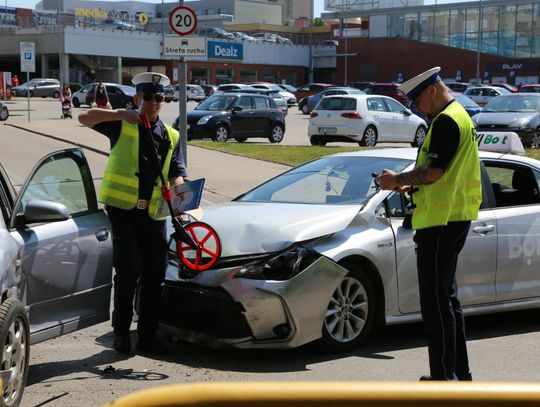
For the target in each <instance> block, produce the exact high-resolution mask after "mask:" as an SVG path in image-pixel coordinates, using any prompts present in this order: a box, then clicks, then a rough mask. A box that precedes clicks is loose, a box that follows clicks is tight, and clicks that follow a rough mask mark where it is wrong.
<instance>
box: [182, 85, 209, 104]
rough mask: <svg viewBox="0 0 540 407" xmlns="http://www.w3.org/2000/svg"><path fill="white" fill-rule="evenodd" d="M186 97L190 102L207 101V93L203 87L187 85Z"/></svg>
mask: <svg viewBox="0 0 540 407" xmlns="http://www.w3.org/2000/svg"><path fill="white" fill-rule="evenodd" d="M186 95H187V100H188V102H189V101H190V100H198V101H200V100H204V99H206V93H205V92H204V89H203V88H202V87H201V85H186Z"/></svg>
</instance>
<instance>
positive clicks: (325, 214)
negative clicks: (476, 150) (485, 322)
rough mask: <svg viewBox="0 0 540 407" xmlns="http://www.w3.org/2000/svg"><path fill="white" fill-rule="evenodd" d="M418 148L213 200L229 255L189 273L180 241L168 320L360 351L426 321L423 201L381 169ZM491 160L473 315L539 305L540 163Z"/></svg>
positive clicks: (468, 265)
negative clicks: (414, 208)
mask: <svg viewBox="0 0 540 407" xmlns="http://www.w3.org/2000/svg"><path fill="white" fill-rule="evenodd" d="M416 155H417V149H413V148H399V149H397V148H392V149H373V150H369V151H358V152H350V153H341V154H335V155H330V156H326V157H321V158H319V159H316V160H313V161H310V162H308V163H307V164H303V165H301V166H299V167H297V168H293V169H291V170H290V171H287V172H285V173H283V174H282V175H279V176H277V177H275V178H273V179H271V180H268V181H266V182H265V183H263V184H262V185H259V186H258V187H255V188H253V189H252V190H251V191H248V192H246V193H244V194H242V195H240V196H239V197H238V198H236V199H234V200H233V201H232V202H226V203H221V204H217V205H213V206H211V207H207V208H205V210H204V212H203V214H202V217H201V218H200V220H201V221H202V222H206V223H208V224H209V225H211V226H212V227H213V228H214V229H215V230H216V231H217V234H218V235H219V237H220V240H221V257H220V259H219V260H218V262H217V263H216V264H215V265H214V266H212V267H211V268H210V269H209V270H206V271H203V272H200V273H189V272H188V271H187V269H185V268H183V267H181V266H178V264H179V263H180V262H179V258H178V255H177V254H176V252H175V251H174V250H171V251H170V257H169V258H170V260H171V261H170V264H169V267H168V270H167V272H166V277H165V283H164V287H163V293H162V308H161V312H160V319H161V326H162V327H164V329H166V330H169V331H170V332H171V333H173V332H174V333H175V336H177V337H179V338H182V339H184V340H187V341H190V342H194V343H196V344H207V345H209V346H221V347H231V346H233V347H236V348H241V349H260V348H274V349H276V348H282V349H285V348H294V347H298V346H301V345H303V344H305V343H309V342H313V341H318V345H319V347H320V348H322V349H323V351H325V352H328V351H331V352H349V351H351V350H352V349H354V348H357V347H358V346H359V345H360V344H361V343H362V341H364V340H365V339H366V338H367V337H368V336H369V333H370V331H371V330H372V329H373V328H374V327H376V326H379V325H383V324H386V325H391V324H399V323H405V322H411V321H421V314H420V304H419V295H418V279H417V267H416V256H415V253H414V246H415V244H414V241H413V236H414V231H413V230H411V229H409V228H408V227H407V225H406V222H405V215H406V214H408V213H409V210H410V209H409V207H408V203H409V199H408V197H407V196H406V195H405V196H404V195H402V194H398V193H395V192H393V191H382V190H379V189H378V188H377V186H376V185H375V183H374V181H373V176H372V173H374V172H376V173H380V171H381V170H382V169H383V168H387V169H389V170H393V171H395V172H402V171H408V170H411V169H412V168H413V167H414V163H415V158H416ZM480 159H481V165H482V168H483V169H484V168H485V171H482V190H483V202H482V204H481V207H480V212H479V216H478V219H476V220H473V221H472V224H471V228H470V231H469V234H468V237H467V241H466V243H465V246H464V248H463V251H462V252H461V254H460V256H459V261H458V266H457V270H458V272H457V276H456V277H457V281H458V285H459V288H460V301H461V302H462V304H463V306H464V311H465V313H466V315H477V314H484V313H492V312H496V311H498V312H502V311H510V310H518V309H525V308H529V307H533V306H534V307H538V306H539V305H538V301H536V299H538V298H539V297H540V274H539V273H538V272H537V270H538V264H540V252H539V251H538V250H536V249H535V248H537V247H538V245H537V243H535V242H537V237H538V234H539V233H540V230H539V225H538V219H539V218H540V200H539V195H538V190H539V188H540V186H539V184H538V180H539V179H540V177H539V174H540V162H539V161H537V160H534V159H531V158H527V157H520V156H516V155H512V154H501V153H497V154H495V153H488V152H483V151H482V152H480ZM521 191H523V194H522V195H521ZM503 194H506V195H508V197H507V199H505V198H501V196H502V195H503ZM510 197H512V198H513V199H514V202H513V203H512V204H511V206H510V199H512V198H510ZM205 233H206V231H205ZM203 237H205V236H204V235H201V237H200V238H201V240H202V238H203ZM208 250H209V251H215V249H213V248H212V247H208ZM204 255H205V254H204V252H203V256H204ZM185 256H186V257H188V258H189V259H191V260H192V261H193V259H194V253H193V252H185Z"/></svg>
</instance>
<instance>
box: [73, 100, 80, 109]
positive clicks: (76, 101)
mask: <svg viewBox="0 0 540 407" xmlns="http://www.w3.org/2000/svg"><path fill="white" fill-rule="evenodd" d="M72 103H73V106H75V107H81V102H79V99H78V98H73V101H72Z"/></svg>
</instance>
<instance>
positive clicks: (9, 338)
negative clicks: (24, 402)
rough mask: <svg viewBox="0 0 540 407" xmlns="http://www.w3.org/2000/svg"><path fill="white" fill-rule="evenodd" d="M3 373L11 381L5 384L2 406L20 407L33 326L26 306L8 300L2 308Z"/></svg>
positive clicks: (0, 309)
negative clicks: (30, 325) (5, 373)
mask: <svg viewBox="0 0 540 407" xmlns="http://www.w3.org/2000/svg"><path fill="white" fill-rule="evenodd" d="M0 340H1V342H0V345H1V346H2V349H3V352H2V360H1V366H0V370H4V371H8V372H10V374H9V375H8V376H7V377H8V378H9V379H8V380H9V381H8V382H7V383H2V385H3V390H4V391H3V394H2V406H18V405H19V403H20V401H21V398H22V396H23V391H24V385H25V383H26V376H27V375H28V366H29V363H30V327H29V324H28V315H27V314H26V310H25V309H24V306H23V304H22V303H21V302H20V301H18V300H16V299H14V298H8V299H6V300H5V301H4V303H3V304H2V305H1V306H0Z"/></svg>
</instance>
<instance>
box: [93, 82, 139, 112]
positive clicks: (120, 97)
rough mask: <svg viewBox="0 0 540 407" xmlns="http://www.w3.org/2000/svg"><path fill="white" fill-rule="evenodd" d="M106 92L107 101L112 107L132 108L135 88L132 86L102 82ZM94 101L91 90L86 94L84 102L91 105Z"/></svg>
mask: <svg viewBox="0 0 540 407" xmlns="http://www.w3.org/2000/svg"><path fill="white" fill-rule="evenodd" d="M103 84H104V85H105V89H107V94H108V95H109V102H110V104H111V106H112V108H113V109H122V108H125V109H133V108H134V106H135V100H134V96H135V93H136V92H135V88H134V87H133V86H126V85H119V84H117V83H105V82H104V83H103ZM92 103H94V91H93V90H91V91H89V92H88V93H87V95H86V104H87V105H88V106H92Z"/></svg>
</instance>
